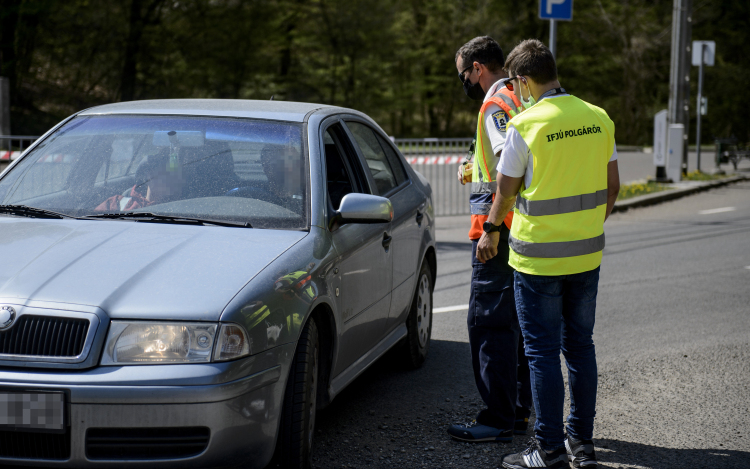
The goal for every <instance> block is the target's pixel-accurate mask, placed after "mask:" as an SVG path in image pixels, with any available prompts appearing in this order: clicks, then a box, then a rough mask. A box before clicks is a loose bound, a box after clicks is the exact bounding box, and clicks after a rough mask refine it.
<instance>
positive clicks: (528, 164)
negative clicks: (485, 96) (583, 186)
mask: <svg viewBox="0 0 750 469" xmlns="http://www.w3.org/2000/svg"><path fill="white" fill-rule="evenodd" d="M562 96H568V94H557V95H554V96H545V97H544V98H542V99H555V98H559V97H562ZM504 144H505V146H504V147H503V148H502V150H503V153H502V154H501V155H500V161H498V163H497V170H498V172H500V173H502V175H503V176H509V177H513V178H520V177H521V176H524V184H525V186H526V187H529V186H531V178H532V176H533V173H534V159H533V158H531V150H529V146H528V145H526V142H525V141H524V140H523V138H521V134H519V133H518V131H517V130H516V128H515V127H511V128H510V130H509V131H508V134H507V136H505V142H504ZM616 159H617V145H616V144H615V148H614V150H613V151H612V156H611V157H610V159H609V161H610V162H612V161H615V160H616Z"/></svg>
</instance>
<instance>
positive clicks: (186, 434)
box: [86, 427, 210, 460]
mask: <svg viewBox="0 0 750 469" xmlns="http://www.w3.org/2000/svg"><path fill="white" fill-rule="evenodd" d="M209 436H210V431H209V429H208V428H206V427H169V428H90V429H89V430H88V431H87V432H86V457H87V458H88V459H109V460H123V459H125V460H128V459H129V460H133V459H180V458H189V457H191V456H197V455H198V454H200V453H202V452H203V451H205V449H206V447H207V446H208V439H209Z"/></svg>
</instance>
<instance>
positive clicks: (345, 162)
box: [323, 124, 368, 210]
mask: <svg viewBox="0 0 750 469" xmlns="http://www.w3.org/2000/svg"><path fill="white" fill-rule="evenodd" d="M342 136H343V132H342V129H341V128H340V126H339V125H337V124H335V125H332V126H330V127H328V129H327V130H326V132H325V134H324V135H323V144H324V152H325V161H326V186H327V189H328V196H329V197H330V199H331V205H332V206H333V208H334V209H337V210H338V208H339V206H340V205H341V199H343V198H344V196H345V195H346V194H350V193H352V192H368V191H367V190H366V189H364V188H365V185H364V184H363V179H362V177H361V175H359V174H358V171H357V167H356V166H355V165H354V162H353V161H352V160H351V158H349V157H348V154H347V151H346V149H347V148H346V147H345V146H344V144H343V143H342V142H344V139H343V138H342Z"/></svg>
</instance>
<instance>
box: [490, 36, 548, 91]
mask: <svg viewBox="0 0 750 469" xmlns="http://www.w3.org/2000/svg"><path fill="white" fill-rule="evenodd" d="M503 69H504V70H505V71H506V72H508V75H510V76H511V77H515V76H517V75H521V76H525V77H529V78H531V79H532V80H534V81H535V82H537V83H539V84H544V83H549V82H551V81H554V80H557V65H556V64H555V58H554V57H553V56H552V52H550V50H549V49H548V48H547V46H545V45H544V43H542V41H540V40H538V39H526V40H525V41H521V42H520V43H519V44H518V45H517V46H516V47H514V48H513V50H512V51H510V54H508V59H507V60H506V61H505V66H504V67H503Z"/></svg>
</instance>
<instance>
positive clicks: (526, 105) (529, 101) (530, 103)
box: [518, 80, 536, 109]
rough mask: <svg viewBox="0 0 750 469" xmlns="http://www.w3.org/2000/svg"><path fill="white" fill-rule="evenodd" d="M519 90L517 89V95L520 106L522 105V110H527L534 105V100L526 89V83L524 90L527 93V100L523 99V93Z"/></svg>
mask: <svg viewBox="0 0 750 469" xmlns="http://www.w3.org/2000/svg"><path fill="white" fill-rule="evenodd" d="M519 81H520V80H519ZM521 89H522V88H520V87H519V90H518V93H519V94H520V95H521V104H523V108H524V109H528V108H530V107H531V106H533V105H534V104H536V99H534V97H533V96H531V89H530V88H529V87H528V83H527V86H526V89H527V90H528V91H529V99H524V98H523V91H521Z"/></svg>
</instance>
